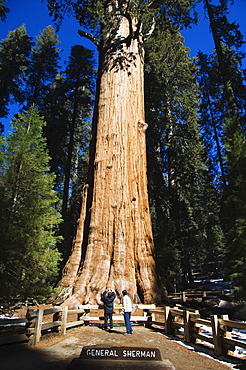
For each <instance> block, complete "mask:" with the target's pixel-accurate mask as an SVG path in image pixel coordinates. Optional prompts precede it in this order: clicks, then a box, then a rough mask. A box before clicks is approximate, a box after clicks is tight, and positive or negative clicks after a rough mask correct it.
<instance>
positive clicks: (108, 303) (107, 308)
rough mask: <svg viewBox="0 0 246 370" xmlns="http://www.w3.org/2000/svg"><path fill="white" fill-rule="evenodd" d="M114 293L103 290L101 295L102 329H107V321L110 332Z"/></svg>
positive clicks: (109, 290) (110, 290)
mask: <svg viewBox="0 0 246 370" xmlns="http://www.w3.org/2000/svg"><path fill="white" fill-rule="evenodd" d="M114 299H115V292H114V291H113V290H112V289H108V290H105V292H103V294H102V301H103V303H104V329H107V328H108V320H109V326H110V330H112V329H113V312H114Z"/></svg>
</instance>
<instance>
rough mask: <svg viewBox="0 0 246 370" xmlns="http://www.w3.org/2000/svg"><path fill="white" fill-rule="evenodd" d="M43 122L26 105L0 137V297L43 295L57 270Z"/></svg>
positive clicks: (50, 177) (55, 216)
mask: <svg viewBox="0 0 246 370" xmlns="http://www.w3.org/2000/svg"><path fill="white" fill-rule="evenodd" d="M44 124H45V123H44V121H43V120H42V118H41V117H40V116H39V114H38V112H37V110H36V109H34V108H30V110H29V111H28V112H26V113H25V114H19V115H18V118H15V119H14V120H13V122H12V128H13V132H12V133H11V134H10V136H9V137H8V138H6V140H5V145H4V156H3V161H2V163H1V173H0V192H1V197H0V198H1V200H0V201H1V207H0V208H1V211H0V212H1V213H0V224H1V225H0V234H1V250H0V256H1V270H0V274H1V295H2V296H8V297H11V296H14V295H16V294H18V295H20V296H21V297H23V298H26V297H38V298H39V299H42V298H45V297H47V296H49V294H50V292H51V289H52V284H53V283H54V279H55V277H56V275H57V272H58V267H57V265H58V262H59V258H60V256H59V253H58V251H57V249H56V248H55V245H56V243H57V241H58V240H59V238H58V237H56V236H55V228H56V227H57V225H58V224H59V222H60V221H61V219H60V215H59V213H58V212H57V211H56V209H55V204H56V201H57V197H56V194H55V191H54V190H53V184H54V175H53V174H50V173H49V156H48V154H47V150H46V144H45V139H44V138H43V137H42V128H43V126H44Z"/></svg>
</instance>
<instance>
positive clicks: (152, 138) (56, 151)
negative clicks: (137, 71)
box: [0, 1, 246, 299]
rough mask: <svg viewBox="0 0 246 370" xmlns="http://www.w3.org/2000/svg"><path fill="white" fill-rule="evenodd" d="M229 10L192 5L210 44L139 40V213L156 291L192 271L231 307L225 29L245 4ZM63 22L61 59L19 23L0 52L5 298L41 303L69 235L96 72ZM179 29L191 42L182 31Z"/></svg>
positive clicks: (162, 31)
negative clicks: (145, 198)
mask: <svg viewBox="0 0 246 370" xmlns="http://www.w3.org/2000/svg"><path fill="white" fill-rule="evenodd" d="M8 3H9V8H10V10H11V7H12V4H13V3H14V2H13V1H9V2H4V1H0V5H3V6H4V5H5V6H7V7H8ZM19 3H20V2H18V4H19ZM32 3H33V2H32ZM188 3H189V2H188V1H186V4H188ZM220 3H221V4H220ZM227 3H228V7H229V9H230V12H229V13H227ZM237 3H238V2H235V4H234V5H230V4H229V2H227V1H221V2H219V1H217V2H215V1H210V2H206V1H203V2H202V4H200V5H199V6H200V7H201V5H202V7H203V6H205V14H207V15H206V17H207V27H208V22H209V20H210V25H211V14H210V17H209V14H208V7H209V5H210V4H211V5H212V6H211V9H212V11H213V17H214V19H213V21H214V26H213V27H214V33H213V35H212V34H211V33H209V31H208V29H207V30H206V33H207V35H209V37H210V39H211V40H210V42H205V41H204V40H207V38H204V33H202V35H200V36H199V37H198V36H197V34H196V31H195V29H196V28H195V27H196V26H195V25H194V24H193V23H190V22H191V19H189V20H187V19H186V20H185V21H184V22H183V23H182V22H180V24H178V25H177V22H176V23H175V17H174V20H173V19H172V17H171V16H170V19H169V18H167V19H166V22H165V23H164V24H163V23H162V24H161V23H160V24H159V25H158V27H156V30H155V32H154V33H153V35H152V36H151V38H146V45H145V49H146V66H145V96H146V101H145V104H146V122H147V123H148V125H149V128H148V130H147V154H148V179H149V201H150V206H151V215H152V225H153V231H154V238H155V248H156V259H157V264H158V270H159V273H160V275H161V278H162V281H163V283H164V285H165V286H166V287H167V289H168V291H174V290H175V289H182V288H185V287H186V284H188V283H191V282H192V280H193V272H196V271H199V272H202V273H205V274H207V273H211V274H212V273H216V274H218V273H220V274H222V276H223V277H227V278H230V279H232V280H233V283H234V287H235V290H236V294H237V297H238V298H239V299H242V298H245V295H246V267H245V253H246V252H245V250H246V248H245V247H246V246H245V244H246V225H245V213H246V211H245V210H246V202H245V200H246V199H245V197H246V195H245V194H246V192H245V190H246V189H245V99H246V95H245V93H246V91H245V70H244V65H245V54H244V50H245V44H244V41H243V32H242V27H241V26H240V27H238V26H237V24H235V23H233V21H234V20H235V21H236V22H237V21H238V19H232V14H234V13H233V12H234V11H235V10H234V9H235V7H237V12H236V13H237V14H240V16H243V15H244V14H245V11H243V8H244V10H245V4H242V2H241V5H240V6H238V5H237ZM41 5H42V6H43V7H44V8H45V6H46V4H41ZM219 5H221V6H219ZM38 6H40V5H38ZM0 9H3V8H0ZM0 14H1V15H2V17H3V19H2V22H1V25H2V24H4V23H3V21H4V17H5V16H4V12H3V13H0ZM46 14H47V16H48V9H47V11H46ZM199 14H203V13H201V11H200V12H199ZM37 18H38V15H37ZM67 21H69V20H68V19H67ZM70 21H71V20H70ZM70 21H69V22H70ZM5 22H6V25H7V26H8V12H6V19H5ZM72 22H73V26H72V29H73V30H74V33H73V34H74V38H73V36H71V34H70V29H71V28H70V27H71V26H70V23H69V25H67V26H66V24H65V25H64V24H63V25H62V27H61V30H62V29H63V30H64V33H65V34H66V37H68V38H69V41H70V46H71V49H69V50H68V48H66V50H65V52H61V50H60V48H63V42H62V44H61V45H60V44H59V39H58V37H59V32H61V31H59V32H58V34H56V33H55V25H54V24H52V22H51V21H50V23H49V24H50V25H51V26H50V25H49V26H47V27H45V28H44V29H40V33H39V35H38V37H37V38H36V39H34V38H33V36H30V35H29V34H28V33H27V30H26V28H25V26H22V23H25V22H21V24H20V25H19V26H18V28H16V29H13V30H11V32H10V33H9V34H8V35H4V36H3V39H2V41H1V45H0V71H1V74H0V79H1V81H0V82H1V91H0V114H1V117H2V122H3V123H4V126H5V128H6V127H8V124H9V122H10V119H11V118H10V115H11V113H13V109H16V107H18V111H19V112H20V115H19V116H16V117H15V118H14V119H13V121H12V132H11V133H10V134H9V135H6V130H5V131H3V130H2V138H1V140H2V141H1V144H2V149H3V150H2V151H1V173H0V176H1V178H0V192H1V201H0V202H1V204H0V206H1V214H0V218H1V220H0V222H1V225H0V232H1V250H0V261H1V265H0V274H1V295H2V296H6V297H7V296H8V297H11V296H14V295H16V294H20V296H21V297H23V298H26V297H30V296H32V297H38V298H39V299H41V298H46V297H48V296H49V295H50V294H51V291H52V289H53V287H54V285H55V283H56V281H57V276H59V274H60V272H61V269H62V267H63V266H64V264H65V262H66V260H67V258H68V256H69V254H70V250H71V245H72V240H73V238H74V235H75V230H76V223H77V219H78V218H79V212H80V207H81V193H82V188H83V184H84V183H85V178H86V176H87V167H88V150H89V141H90V125H91V117H92V110H93V101H94V93H95V77H96V67H97V62H96V55H95V53H96V52H95V48H94V49H93V50H90V49H88V48H89V47H90V46H91V43H89V42H88V41H87V42H86V43H84V42H83V40H84V39H82V38H79V36H76V37H78V42H77V43H76V41H75V35H76V32H77V31H76V30H77V28H78V26H76V23H75V22H76V21H75V20H72ZM35 23H37V25H38V23H39V20H38V19H37V20H35ZM243 24H244V23H242V25H243ZM185 26H191V30H189V31H183V30H182V28H185ZM68 29H69V32H68ZM179 30H180V31H181V33H179ZM188 32H189V33H188ZM203 32H204V31H203ZM182 34H184V36H185V35H187V38H186V40H188V39H189V37H192V38H194V39H197V40H198V47H199V49H200V48H201V50H202V51H199V52H198V53H197V55H196V57H195V58H191V57H190V50H189V49H187V47H186V46H185V44H186V45H187V46H189V45H188V43H187V41H186V42H185V44H184V39H183V38H182ZM189 34H190V35H191V36H188V35H189ZM194 34H196V37H194V36H193V35H194ZM216 35H217V37H218V39H219V44H220V51H219V57H218V48H217V49H216V45H215V44H214V45H213V41H215V42H216ZM1 36H2V30H1ZM153 40H154V42H153ZM74 41H75V42H74ZM193 42H194V40H192V43H193ZM66 43H67V41H66ZM200 45H201V47H200ZM208 45H209V47H208ZM210 45H211V46H210ZM205 47H206V54H205V53H204V51H203V50H204V49H203V48H205ZM17 50H18V53H17V52H16V51H17ZM69 52H70V54H69ZM191 53H192V55H194V51H192V50H191ZM60 56H62V60H64V59H65V60H66V63H65V65H61V64H60V60H59V58H60ZM12 61H13V62H12ZM13 104H14V105H13ZM15 113H16V112H15ZM4 126H3V127H2V129H4ZM62 220H63V221H62ZM30 267H31V268H30Z"/></svg>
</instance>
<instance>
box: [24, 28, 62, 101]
mask: <svg viewBox="0 0 246 370" xmlns="http://www.w3.org/2000/svg"><path fill="white" fill-rule="evenodd" d="M59 43H60V41H59V39H58V36H57V35H56V34H55V31H54V29H53V27H52V26H47V27H46V28H45V29H44V30H43V31H42V32H40V34H39V35H38V36H37V39H36V42H35V44H34V47H33V48H32V53H31V58H30V63H29V64H28V68H27V71H26V76H27V82H26V89H25V95H26V96H25V100H26V101H27V102H28V107H30V106H31V104H33V103H34V104H35V105H37V104H40V102H41V101H42V99H43V96H44V95H45V93H46V91H47V88H49V86H50V84H51V82H52V81H53V80H54V78H55V76H56V75H57V73H58V60H59V49H58V45H59Z"/></svg>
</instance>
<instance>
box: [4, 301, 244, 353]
mask: <svg viewBox="0 0 246 370" xmlns="http://www.w3.org/2000/svg"><path fill="white" fill-rule="evenodd" d="M101 308H102V307H100V306H97V305H81V306H80V308H79V309H76V310H69V309H68V307H66V306H64V307H53V308H49V309H45V310H43V309H38V310H37V311H33V310H28V311H27V314H26V319H11V320H10V319H6V320H1V321H0V327H1V326H4V325H12V324H13V325H16V324H25V328H23V332H24V334H21V335H15V336H12V337H8V338H6V337H1V338H0V345H2V344H7V343H16V342H23V341H29V344H31V345H32V346H35V345H36V344H37V343H38V342H39V340H40V337H41V335H43V334H44V333H45V332H47V331H48V330H55V331H59V332H60V333H61V334H62V335H64V334H66V330H67V329H69V328H72V327H75V326H78V325H89V324H90V323H92V322H93V323H98V324H100V323H102V322H103V319H104V317H103V315H102V316H100V311H99V310H100V309H101ZM135 309H136V310H138V311H137V313H139V310H140V313H142V314H140V315H137V314H136V312H135V314H134V312H133V314H132V317H131V321H132V322H138V323H139V322H142V323H144V325H145V326H146V327H151V326H155V327H156V326H158V327H162V328H163V329H164V330H165V332H166V334H172V335H175V334H176V333H177V330H179V329H182V330H183V338H184V341H185V342H186V343H195V342H196V341H199V342H207V343H210V344H212V345H213V346H214V353H215V354H216V355H217V356H220V355H224V354H226V353H227V351H229V350H230V351H234V350H235V347H236V346H237V347H240V348H243V349H246V343H245V342H243V341H240V340H237V339H234V338H232V335H231V332H232V329H239V330H246V323H244V322H239V321H233V320H229V319H228V316H227V315H224V316H222V317H221V318H219V317H218V316H217V315H212V316H211V317H210V319H207V320H205V319H202V318H201V317H200V314H199V312H198V311H195V310H190V309H189V310H186V309H184V308H183V307H182V306H177V307H174V308H171V307H168V306H164V307H161V308H156V307H155V305H141V304H140V305H136V306H135ZM120 310H121V305H119V306H116V307H115V312H116V314H114V315H113V319H114V322H115V323H116V322H118V323H119V322H124V319H123V315H120V314H117V311H118V312H120ZM70 315H72V319H73V321H69V318H70V319H71V316H70ZM47 316H49V321H48V322H44V320H45V317H47ZM74 318H76V320H74ZM202 326H206V327H209V328H211V333H212V334H211V335H207V334H205V333H203V332H202ZM179 334H180V332H179Z"/></svg>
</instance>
